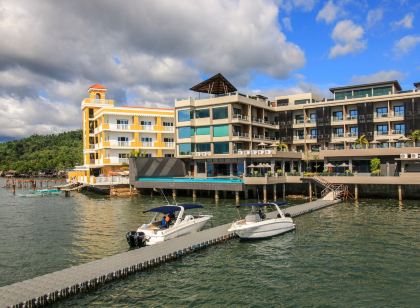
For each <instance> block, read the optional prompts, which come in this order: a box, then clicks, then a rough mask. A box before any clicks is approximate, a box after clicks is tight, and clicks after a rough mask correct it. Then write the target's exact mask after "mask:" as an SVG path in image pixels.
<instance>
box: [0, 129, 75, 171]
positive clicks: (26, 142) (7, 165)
mask: <svg viewBox="0 0 420 308" xmlns="http://www.w3.org/2000/svg"><path fill="white" fill-rule="evenodd" d="M81 164H83V140H82V131H81V130H75V131H70V132H65V133H61V134H53V135H46V136H40V135H33V136H30V137H28V138H24V139H21V140H17V141H9V142H5V143H0V170H4V171H7V170H16V171H17V172H18V173H35V172H47V173H48V172H54V171H61V170H64V169H68V168H72V167H74V166H75V165H81Z"/></svg>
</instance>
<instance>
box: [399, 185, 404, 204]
mask: <svg viewBox="0 0 420 308" xmlns="http://www.w3.org/2000/svg"><path fill="white" fill-rule="evenodd" d="M402 200H403V195H402V187H401V185H398V201H400V202H401V201H402Z"/></svg>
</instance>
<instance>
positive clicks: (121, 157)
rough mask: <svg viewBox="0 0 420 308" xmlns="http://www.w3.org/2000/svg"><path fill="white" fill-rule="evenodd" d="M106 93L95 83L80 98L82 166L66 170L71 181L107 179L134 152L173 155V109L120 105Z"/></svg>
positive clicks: (142, 154)
mask: <svg viewBox="0 0 420 308" xmlns="http://www.w3.org/2000/svg"><path fill="white" fill-rule="evenodd" d="M106 92H107V89H106V88H105V87H104V86H102V85H100V84H94V85H92V86H91V87H89V90H88V93H89V97H88V98H85V99H84V100H83V101H82V104H81V109H82V127H83V159H84V165H83V166H77V167H76V168H75V170H74V171H71V172H69V176H68V177H69V179H70V180H73V181H77V182H81V183H87V184H88V183H91V184H93V183H97V182H99V181H101V182H104V183H105V182H108V179H109V176H110V175H113V174H114V175H115V174H118V173H121V172H124V171H125V170H128V167H127V165H128V158H129V157H130V155H131V153H132V152H133V151H137V155H140V156H144V157H173V156H174V148H175V143H174V110H173V108H149V107H126V106H125V107H119V106H115V102H114V100H111V99H107V98H106ZM127 183H128V179H127Z"/></svg>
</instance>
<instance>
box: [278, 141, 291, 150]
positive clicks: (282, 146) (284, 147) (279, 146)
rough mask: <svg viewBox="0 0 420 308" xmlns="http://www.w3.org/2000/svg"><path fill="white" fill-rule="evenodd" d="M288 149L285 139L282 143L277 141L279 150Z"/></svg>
mask: <svg viewBox="0 0 420 308" xmlns="http://www.w3.org/2000/svg"><path fill="white" fill-rule="evenodd" d="M288 149H289V147H288V146H287V144H285V143H284V142H283V141H280V143H277V150H279V151H287V150H288Z"/></svg>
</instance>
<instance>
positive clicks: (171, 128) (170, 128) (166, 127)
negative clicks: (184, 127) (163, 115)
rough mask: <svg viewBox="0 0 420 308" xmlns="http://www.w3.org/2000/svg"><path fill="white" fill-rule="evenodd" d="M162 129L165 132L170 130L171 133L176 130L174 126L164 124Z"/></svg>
mask: <svg viewBox="0 0 420 308" xmlns="http://www.w3.org/2000/svg"><path fill="white" fill-rule="evenodd" d="M162 130H163V131H164V132H170V133H173V132H174V131H175V129H174V127H173V126H162Z"/></svg>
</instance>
